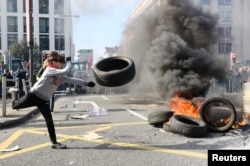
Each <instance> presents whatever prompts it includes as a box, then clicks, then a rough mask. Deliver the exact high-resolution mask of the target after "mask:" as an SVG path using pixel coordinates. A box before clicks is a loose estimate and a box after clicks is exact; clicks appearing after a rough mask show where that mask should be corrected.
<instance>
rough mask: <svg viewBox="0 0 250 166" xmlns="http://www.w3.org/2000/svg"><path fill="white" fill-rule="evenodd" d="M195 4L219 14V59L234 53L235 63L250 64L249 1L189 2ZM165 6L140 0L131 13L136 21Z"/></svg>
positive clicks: (161, 0) (160, 0)
mask: <svg viewBox="0 0 250 166" xmlns="http://www.w3.org/2000/svg"><path fill="white" fill-rule="evenodd" d="M188 1H189V2H190V3H193V5H196V6H198V7H201V8H202V10H203V11H205V12H210V13H212V14H216V15H218V25H217V27H218V39H217V43H215V44H214V46H213V48H212V50H213V53H214V54H217V55H219V56H229V58H230V53H231V52H233V53H235V54H236V60H237V61H239V62H241V61H250V47H249V46H248V41H249V39H250V31H249V30H250V22H249V15H250V10H249V7H250V1H249V0H188ZM162 3H166V1H165V0H141V1H140V3H139V5H138V6H137V8H136V9H135V10H134V12H133V13H132V14H131V19H135V18H137V17H138V16H139V15H141V14H143V13H144V12H150V11H151V10H152V9H154V8H157V7H159V6H161V5H162ZM124 37H125V38H126V45H125V47H129V40H132V39H133V37H134V34H133V31H132V32H129V33H128V34H126V35H124Z"/></svg>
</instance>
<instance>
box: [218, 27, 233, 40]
mask: <svg viewBox="0 0 250 166" xmlns="http://www.w3.org/2000/svg"><path fill="white" fill-rule="evenodd" d="M218 35H219V37H227V38H230V37H232V27H219V31H218Z"/></svg>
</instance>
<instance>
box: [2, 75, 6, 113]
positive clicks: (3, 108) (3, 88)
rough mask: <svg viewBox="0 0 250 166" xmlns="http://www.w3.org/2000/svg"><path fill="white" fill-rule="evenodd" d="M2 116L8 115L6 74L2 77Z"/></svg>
mask: <svg viewBox="0 0 250 166" xmlns="http://www.w3.org/2000/svg"><path fill="white" fill-rule="evenodd" d="M2 101H3V106H2V117H5V116H6V76H3V77H2Z"/></svg>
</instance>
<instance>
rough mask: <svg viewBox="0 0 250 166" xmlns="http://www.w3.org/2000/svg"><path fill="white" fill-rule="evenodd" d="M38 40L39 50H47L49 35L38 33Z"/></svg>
mask: <svg viewBox="0 0 250 166" xmlns="http://www.w3.org/2000/svg"><path fill="white" fill-rule="evenodd" d="M39 40H40V46H39V47H40V48H41V50H49V35H40V36H39Z"/></svg>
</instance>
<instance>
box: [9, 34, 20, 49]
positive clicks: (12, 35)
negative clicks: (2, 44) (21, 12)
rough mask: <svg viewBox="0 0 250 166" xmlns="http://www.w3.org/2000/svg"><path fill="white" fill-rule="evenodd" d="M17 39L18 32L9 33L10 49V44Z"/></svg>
mask: <svg viewBox="0 0 250 166" xmlns="http://www.w3.org/2000/svg"><path fill="white" fill-rule="evenodd" d="M17 40H18V39H17V34H8V49H9V48H10V46H11V45H12V44H13V43H14V42H16V41H17Z"/></svg>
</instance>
